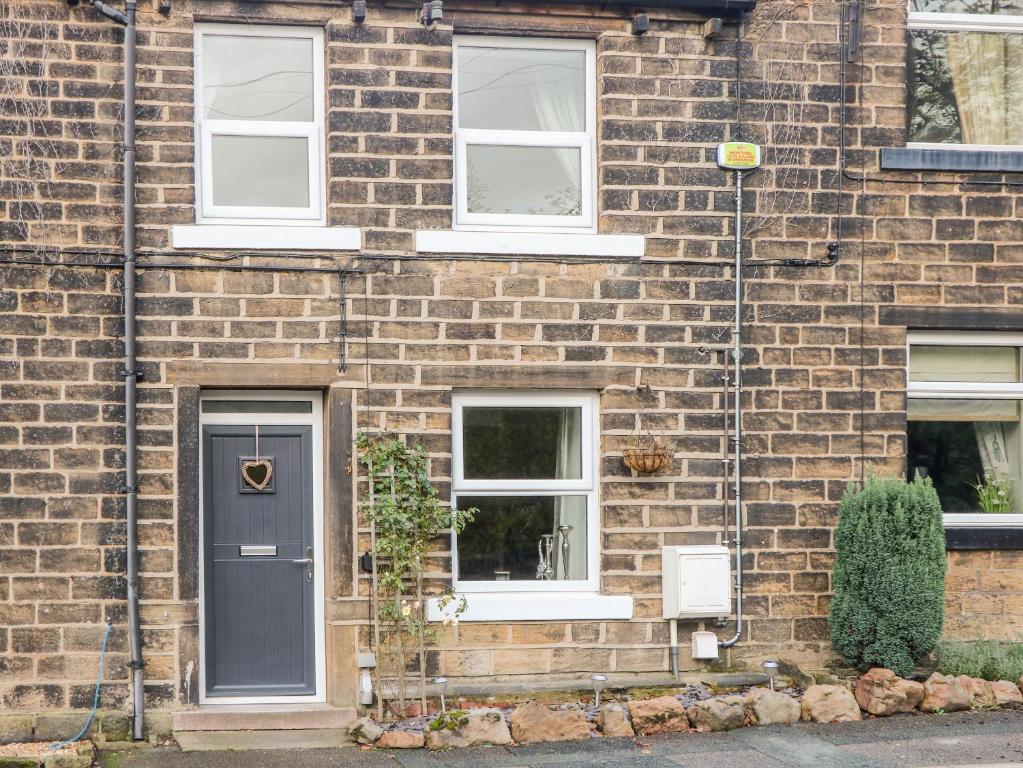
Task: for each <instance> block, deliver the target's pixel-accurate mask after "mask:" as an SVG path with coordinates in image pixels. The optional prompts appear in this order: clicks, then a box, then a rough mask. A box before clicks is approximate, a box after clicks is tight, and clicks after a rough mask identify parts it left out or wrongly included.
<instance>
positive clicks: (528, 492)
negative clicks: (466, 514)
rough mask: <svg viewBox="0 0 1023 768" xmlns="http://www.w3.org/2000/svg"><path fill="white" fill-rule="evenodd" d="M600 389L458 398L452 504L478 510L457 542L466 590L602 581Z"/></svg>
mask: <svg viewBox="0 0 1023 768" xmlns="http://www.w3.org/2000/svg"><path fill="white" fill-rule="evenodd" d="M596 403H597V398H596V395H593V394H589V393H583V394H576V393H561V392H554V393H551V392H529V393H522V392H516V393H505V392H493V393H463V394H456V395H455V396H454V398H453V424H452V427H453V441H452V442H453V445H452V458H453V465H452V503H453V504H456V505H457V506H458V507H459V508H460V509H470V508H474V509H476V510H477V511H476V515H475V519H474V520H473V522H472V523H470V524H468V525H467V526H466V527H465V530H463V531H462V533H461V534H459V535H458V536H456V537H454V540H453V542H452V552H453V568H454V575H455V587H456V589H458V590H460V591H466V592H501V591H514V592H523V591H547V590H556V591H565V590H596V588H597V565H598V563H597V554H596V553H597V450H596V432H597V425H596V418H597V404H596Z"/></svg>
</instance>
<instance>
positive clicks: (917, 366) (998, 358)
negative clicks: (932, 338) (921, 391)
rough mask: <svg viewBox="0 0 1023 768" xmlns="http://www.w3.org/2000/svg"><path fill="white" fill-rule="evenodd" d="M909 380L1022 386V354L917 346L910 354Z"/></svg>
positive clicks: (1011, 350)
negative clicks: (1011, 383) (1017, 383)
mask: <svg viewBox="0 0 1023 768" xmlns="http://www.w3.org/2000/svg"><path fill="white" fill-rule="evenodd" d="M909 380H910V381H975V382H989V383H1010V382H1018V381H1019V380H1020V368H1019V350H1018V349H1017V348H1016V347H952V346H932V345H929V344H919V345H917V344H914V345H912V346H911V347H910V350H909Z"/></svg>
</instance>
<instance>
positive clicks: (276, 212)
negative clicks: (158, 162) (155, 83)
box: [194, 24, 326, 226]
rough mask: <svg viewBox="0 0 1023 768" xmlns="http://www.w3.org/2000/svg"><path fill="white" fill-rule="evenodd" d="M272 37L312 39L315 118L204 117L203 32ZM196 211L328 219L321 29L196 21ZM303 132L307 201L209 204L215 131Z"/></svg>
mask: <svg viewBox="0 0 1023 768" xmlns="http://www.w3.org/2000/svg"><path fill="white" fill-rule="evenodd" d="M207 35H209V36H225V37H271V38H282V37H287V38H297V39H304V40H311V41H312V45H313V121H312V122H309V123H305V122H293V121H277V122H275V121H270V120H265V121H264V120H206V119H205V118H204V117H203V57H202V50H203V38H204V37H206V36H207ZM194 46H195V50H194V55H195V78H194V79H195V87H194V93H195V136H196V142H195V145H196V146H195V179H196V183H195V196H196V200H195V214H196V223H198V224H247V225H257V224H260V225H271V226H272V225H280V224H290V225H302V226H323V225H324V224H325V223H326V206H325V204H324V201H325V200H326V180H325V174H324V172H323V163H324V100H325V95H324V93H325V91H324V66H323V56H324V44H323V30H322V29H317V28H312V27H285V26H263V25H255V24H198V25H196V27H195V42H194ZM214 135H217V136H262V137H286V138H287V137H299V138H305V139H306V141H307V143H308V146H309V207H307V208H292V207H272V206H239V205H214V204H213V168H212V143H213V136H214Z"/></svg>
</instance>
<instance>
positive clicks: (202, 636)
mask: <svg viewBox="0 0 1023 768" xmlns="http://www.w3.org/2000/svg"><path fill="white" fill-rule="evenodd" d="M204 400H272V401H281V400H296V401H307V402H311V403H312V413H308V414H307V413H255V412H250V413H209V414H207V413H203V410H202V401H204ZM257 423H258V424H259V425H261V426H263V425H266V426H271V425H285V426H290V425H308V426H311V427H312V436H313V460H314V462H315V466H314V467H313V561H314V567H313V577H314V578H313V606H314V614H313V622H314V624H315V626H314V631H315V651H314V655H315V663H316V692H315V693H313V694H309V695H305V696H212V697H207V696H206V584H205V567H204V563H203V560H204V558H205V556H206V552H205V542H204V541H203V528H204V525H203V521H204V515H205V510H204V509H203V503H204V499H203V494H202V488H203V456H202V444H203V440H202V428H203V427H204V426H207V425H211V424H217V425H227V426H231V425H239V424H243V425H248V424H257ZM199 435H200V438H199V704H200V705H204V704H208V705H219V704H318V703H325V702H326V700H327V698H326V697H327V665H326V639H325V627H326V625H325V620H324V594H325V593H324V573H323V572H324V567H325V565H326V563H325V560H324V556H323V555H324V546H323V393H322V392H315V391H314V392H308V391H296V392H291V391H287V390H253V389H248V390H215V391H205V392H203V393H202V394H201V395H200V398H199Z"/></svg>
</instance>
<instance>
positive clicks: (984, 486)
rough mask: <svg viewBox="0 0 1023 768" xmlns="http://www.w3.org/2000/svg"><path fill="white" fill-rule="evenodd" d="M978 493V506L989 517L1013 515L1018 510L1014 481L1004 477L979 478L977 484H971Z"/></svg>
mask: <svg viewBox="0 0 1023 768" xmlns="http://www.w3.org/2000/svg"><path fill="white" fill-rule="evenodd" d="M970 485H971V486H972V487H973V490H975V491H976V492H977V506H978V507H979V508H980V511H981V512H985V513H987V514H989V515H1011V514H1012V513H1013V512H1014V511H1015V510H1016V499H1015V494H1014V493H1013V488H1012V481H1011V480H1008V479H1006V478H1004V477H998V476H992V477H985V478H984V479H983V480H981V479H980V477H977V482H976V483H970Z"/></svg>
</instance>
